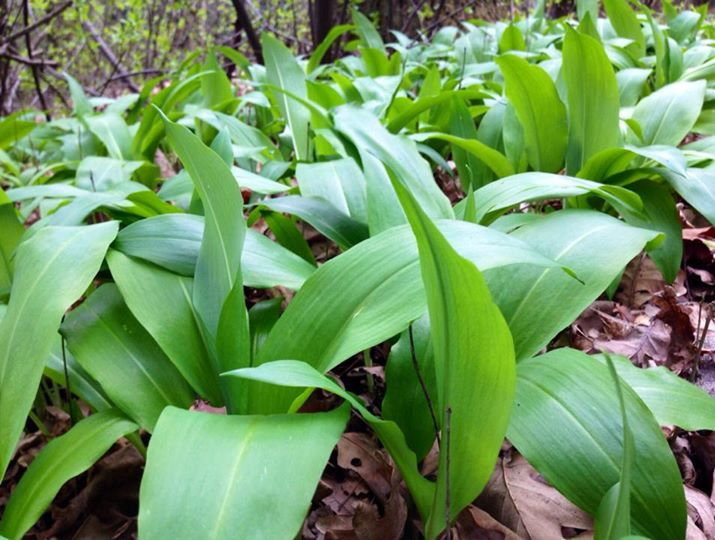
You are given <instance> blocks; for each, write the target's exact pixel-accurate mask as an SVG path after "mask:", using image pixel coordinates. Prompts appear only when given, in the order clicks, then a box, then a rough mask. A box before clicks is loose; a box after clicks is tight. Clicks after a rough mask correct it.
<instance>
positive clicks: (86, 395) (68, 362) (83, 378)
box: [44, 334, 113, 411]
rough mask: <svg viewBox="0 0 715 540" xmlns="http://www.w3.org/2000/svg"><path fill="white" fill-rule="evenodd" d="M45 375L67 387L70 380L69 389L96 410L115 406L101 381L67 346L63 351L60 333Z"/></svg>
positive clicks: (47, 363) (46, 363)
mask: <svg viewBox="0 0 715 540" xmlns="http://www.w3.org/2000/svg"><path fill="white" fill-rule="evenodd" d="M65 369H66V375H67V376H66V377H65ZM44 375H45V376H47V377H49V378H50V379H52V380H53V381H55V382H56V383H57V384H60V385H62V386H64V387H65V388H67V386H68V384H67V383H68V381H69V390H70V391H71V392H72V393H73V394H75V395H76V396H77V397H79V398H80V399H81V400H83V401H85V402H86V403H87V404H88V405H89V406H90V407H92V409H94V410H95V411H104V410H107V409H111V408H112V407H113V405H112V402H111V401H110V400H109V398H107V396H106V395H105V394H104V392H103V391H102V388H101V387H100V386H99V383H98V382H97V381H95V380H94V379H92V377H91V376H90V375H89V373H87V372H86V371H85V370H84V369H82V366H80V365H79V364H78V363H77V360H75V359H74V356H72V353H70V352H69V351H68V350H67V347H66V346H65V350H64V353H63V351H62V337H61V336H60V335H59V334H58V335H57V337H56V339H55V343H54V345H53V346H52V351H51V352H50V355H49V356H48V357H47V360H46V362H45V370H44Z"/></svg>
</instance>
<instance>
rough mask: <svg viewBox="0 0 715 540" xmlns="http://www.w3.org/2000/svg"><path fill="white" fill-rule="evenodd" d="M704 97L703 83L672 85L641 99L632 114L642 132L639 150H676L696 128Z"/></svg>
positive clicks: (633, 140)
mask: <svg viewBox="0 0 715 540" xmlns="http://www.w3.org/2000/svg"><path fill="white" fill-rule="evenodd" d="M704 96H705V81H696V82H687V81H681V82H676V83H672V84H669V85H666V86H664V87H663V88H660V89H659V90H657V91H655V92H653V93H652V94H651V95H649V96H648V97H645V98H643V99H642V100H641V101H640V102H639V103H638V105H636V107H635V109H634V110H633V119H634V120H635V121H636V122H638V123H639V124H640V126H641V129H642V130H643V140H642V142H641V141H639V140H637V139H636V138H635V137H633V138H632V141H631V142H632V143H633V144H636V145H638V146H646V145H649V144H663V145H671V146H678V145H679V144H680V142H681V141H682V140H683V137H685V136H686V135H687V134H688V133H689V132H690V130H691V128H692V127H693V126H694V125H695V122H696V120H697V119H698V115H699V114H700V110H701V109H702V107H703V99H704Z"/></svg>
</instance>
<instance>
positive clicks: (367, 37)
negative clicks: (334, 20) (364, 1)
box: [352, 7, 385, 50]
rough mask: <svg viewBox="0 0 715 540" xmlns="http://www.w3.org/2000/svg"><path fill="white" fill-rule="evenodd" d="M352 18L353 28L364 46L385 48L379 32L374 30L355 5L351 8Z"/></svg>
mask: <svg viewBox="0 0 715 540" xmlns="http://www.w3.org/2000/svg"><path fill="white" fill-rule="evenodd" d="M352 18H353V24H354V25H355V30H357V33H358V36H360V40H361V41H362V43H363V45H364V46H365V47H368V48H372V49H380V50H384V49H385V44H384V43H383V41H382V38H381V37H380V34H379V33H378V32H377V30H375V27H374V26H373V25H372V23H371V22H370V20H369V19H368V18H367V17H365V15H363V14H362V13H360V11H359V10H358V9H357V8H356V7H355V8H353V10H352Z"/></svg>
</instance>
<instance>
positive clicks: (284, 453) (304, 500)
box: [139, 407, 348, 540]
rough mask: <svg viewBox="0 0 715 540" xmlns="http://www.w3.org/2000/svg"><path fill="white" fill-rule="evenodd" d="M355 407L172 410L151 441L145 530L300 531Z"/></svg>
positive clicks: (160, 533)
mask: <svg viewBox="0 0 715 540" xmlns="http://www.w3.org/2000/svg"><path fill="white" fill-rule="evenodd" d="M347 413H348V409H347V408H340V409H337V410H335V411H332V412H329V413H315V414H290V415H275V416H233V415H230V416H225V415H218V414H207V413H200V412H190V411H182V410H179V409H176V408H173V407H171V408H167V409H166V410H165V411H164V413H163V414H162V416H161V418H160V419H159V422H158V424H157V428H156V431H155V433H154V435H153V436H152V440H151V444H150V445H149V452H148V456H147V464H146V470H145V472H144V477H143V480H142V485H141V491H140V494H139V509H140V510H139V534H140V535H141V536H142V538H165V537H171V538H175V539H184V538H185V539H187V540H188V539H195V538H205V539H223V538H225V539H229V538H236V536H237V535H239V536H241V538H293V537H295V536H296V535H297V534H298V533H299V532H300V529H301V526H302V524H303V520H304V519H305V516H306V514H307V512H308V510H309V508H310V501H311V498H312V497H313V493H314V492H315V489H316V486H317V485H318V481H319V479H320V475H321V473H322V472H323V468H324V467H325V465H326V463H327V461H328V458H329V457H330V453H331V452H332V450H333V447H334V446H335V444H336V443H337V441H338V438H339V437H340V435H341V434H342V432H343V429H344V427H345V423H346V421H347V418H348V414H347ZM177 441H181V444H180V445H177ZM288 480H290V481H288ZM197 490H199V491H200V492H201V494H202V495H201V497H197V496H196V494H197Z"/></svg>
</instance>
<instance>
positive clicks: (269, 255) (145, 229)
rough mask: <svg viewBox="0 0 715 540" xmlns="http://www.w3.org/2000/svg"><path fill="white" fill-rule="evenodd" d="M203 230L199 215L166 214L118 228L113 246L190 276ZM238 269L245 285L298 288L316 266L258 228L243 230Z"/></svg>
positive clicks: (128, 253)
mask: <svg viewBox="0 0 715 540" xmlns="http://www.w3.org/2000/svg"><path fill="white" fill-rule="evenodd" d="M203 231H204V219H203V217H202V216H193V215H189V214H169V215H163V216H156V217H153V218H148V219H142V220H141V221H137V222H136V223H132V224H131V225H129V226H128V227H125V228H124V229H122V230H121V231H120V232H119V235H118V236H117V240H116V241H115V242H114V244H113V247H114V248H116V249H118V250H119V251H121V252H122V253H125V254H126V255H130V256H132V257H138V258H140V259H144V260H146V261H149V262H152V263H154V264H156V265H159V266H161V267H163V268H166V269H167V270H171V271H172V272H175V273H177V274H180V275H182V276H193V275H194V269H195V268H196V260H197V258H198V254H199V248H200V245H201V237H202V236H203ZM241 267H242V268H241V270H242V274H243V283H244V285H245V286H246V287H259V288H268V287H276V286H278V285H280V286H283V287H287V288H289V289H294V290H297V289H299V288H300V287H301V285H302V284H303V282H304V281H305V280H306V279H308V277H309V276H310V274H312V273H313V272H314V271H315V267H314V266H313V265H311V264H310V263H308V262H306V261H305V260H303V259H302V258H301V257H298V256H297V255H294V254H293V253H291V252H290V251H288V250H287V249H285V248H283V247H282V246H281V245H279V244H277V243H276V242H274V241H272V240H270V239H269V238H267V237H266V236H264V235H262V234H260V233H259V232H258V231H256V230H253V229H248V230H247V231H246V238H245V243H244V246H243V252H242V253H241Z"/></svg>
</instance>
